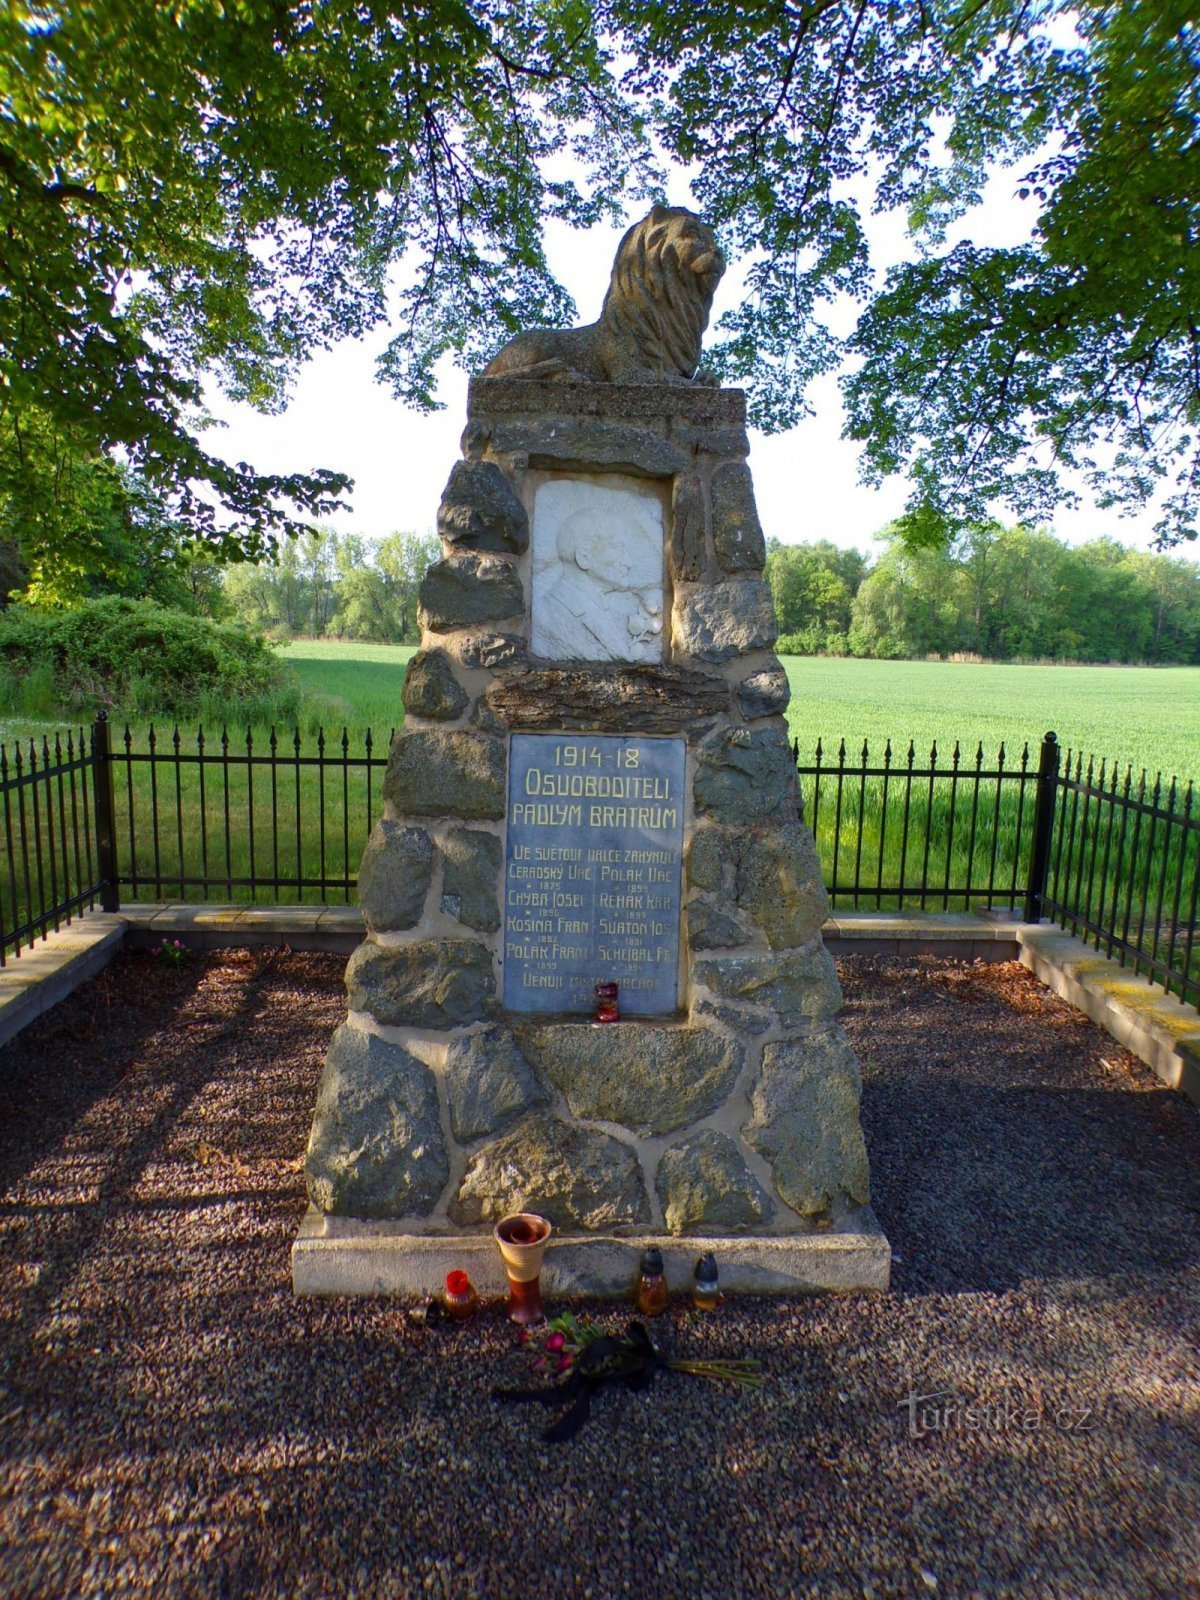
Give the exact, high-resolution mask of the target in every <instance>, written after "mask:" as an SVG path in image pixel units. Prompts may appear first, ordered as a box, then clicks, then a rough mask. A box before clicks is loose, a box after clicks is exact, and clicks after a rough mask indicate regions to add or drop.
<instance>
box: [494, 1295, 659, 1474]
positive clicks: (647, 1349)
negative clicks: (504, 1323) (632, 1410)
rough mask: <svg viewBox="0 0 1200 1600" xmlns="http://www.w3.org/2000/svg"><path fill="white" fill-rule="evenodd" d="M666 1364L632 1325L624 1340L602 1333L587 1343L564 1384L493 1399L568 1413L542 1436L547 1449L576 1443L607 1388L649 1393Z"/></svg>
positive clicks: (498, 1393) (505, 1392) (502, 1392)
mask: <svg viewBox="0 0 1200 1600" xmlns="http://www.w3.org/2000/svg"><path fill="white" fill-rule="evenodd" d="M666 1365H667V1364H666V1362H665V1361H664V1360H663V1358H662V1357H661V1356H660V1355H659V1353H658V1351H657V1350H656V1349H655V1348H654V1345H653V1343H652V1342H651V1339H650V1335H649V1334H648V1333H647V1332H646V1329H645V1328H644V1327H643V1325H642V1324H641V1323H640V1322H631V1323H630V1324H629V1326H628V1327H627V1328H626V1330H625V1332H624V1335H622V1336H620V1337H618V1336H617V1335H616V1334H604V1335H602V1336H601V1337H600V1338H599V1339H593V1340H592V1341H591V1343H590V1344H586V1345H585V1346H584V1347H583V1349H582V1350H581V1351H580V1352H579V1354H578V1356H576V1358H575V1363H574V1365H573V1366H572V1368H571V1370H570V1372H569V1373H568V1374H567V1376H566V1377H565V1378H564V1379H563V1380H562V1382H561V1383H554V1384H550V1385H549V1386H546V1385H541V1386H540V1387H538V1388H536V1389H506V1388H497V1389H493V1390H492V1398H493V1399H494V1400H504V1401H509V1402H511V1403H513V1404H516V1405H522V1404H533V1405H542V1406H558V1405H562V1404H563V1402H564V1401H565V1402H567V1409H566V1410H565V1411H564V1412H563V1414H562V1416H561V1417H559V1418H558V1420H557V1421H556V1422H552V1423H551V1424H550V1426H549V1427H548V1428H546V1429H545V1430H544V1432H543V1433H542V1438H543V1439H544V1440H545V1442H546V1443H547V1444H563V1443H564V1442H565V1441H566V1440H568V1439H573V1438H574V1437H575V1435H576V1434H577V1433H578V1432H579V1430H580V1428H582V1427H583V1425H584V1423H585V1422H586V1421H587V1420H588V1418H589V1417H590V1416H591V1414H592V1395H593V1394H594V1393H595V1392H596V1390H598V1389H600V1388H602V1387H603V1385H604V1384H606V1383H623V1384H624V1385H625V1387H626V1388H627V1389H647V1388H649V1386H650V1385H651V1384H652V1383H653V1382H654V1380H655V1378H656V1377H657V1376H658V1374H659V1373H660V1372H662V1371H665V1369H666Z"/></svg>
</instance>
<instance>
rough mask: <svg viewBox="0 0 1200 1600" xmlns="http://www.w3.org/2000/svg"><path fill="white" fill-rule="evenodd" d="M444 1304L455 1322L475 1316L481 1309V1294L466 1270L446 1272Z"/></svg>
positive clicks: (448, 1314)
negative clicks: (478, 1293)
mask: <svg viewBox="0 0 1200 1600" xmlns="http://www.w3.org/2000/svg"><path fill="white" fill-rule="evenodd" d="M442 1304H443V1306H445V1308H446V1315H447V1316H448V1317H452V1318H453V1319H454V1321H455V1322H465V1321H466V1319H467V1318H468V1317H471V1316H474V1314H475V1312H476V1311H477V1310H478V1309H479V1296H478V1295H477V1294H476V1292H475V1286H474V1284H473V1283H472V1282H471V1280H470V1278H469V1277H468V1276H467V1274H466V1273H465V1272H448V1273H447V1274H446V1288H445V1292H444V1293H443V1295H442Z"/></svg>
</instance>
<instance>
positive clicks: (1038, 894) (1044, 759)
mask: <svg viewBox="0 0 1200 1600" xmlns="http://www.w3.org/2000/svg"><path fill="white" fill-rule="evenodd" d="M1058 758H1059V748H1058V735H1057V734H1056V733H1048V734H1047V735H1046V737H1045V738H1044V739H1043V740H1042V755H1041V760H1040V761H1039V762H1038V775H1037V791H1036V793H1035V796H1034V808H1033V845H1032V847H1031V849H1030V851H1029V882H1028V884H1027V885H1026V889H1025V921H1026V922H1040V921H1041V917H1042V896H1043V895H1044V894H1045V892H1046V873H1047V872H1048V870H1049V867H1050V835H1051V832H1052V830H1053V827H1054V802H1055V798H1056V795H1057V788H1058Z"/></svg>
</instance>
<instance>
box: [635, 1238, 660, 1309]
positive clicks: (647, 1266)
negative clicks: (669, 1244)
mask: <svg viewBox="0 0 1200 1600" xmlns="http://www.w3.org/2000/svg"><path fill="white" fill-rule="evenodd" d="M637 1308H638V1310H639V1311H640V1312H641V1313H642V1315H643V1316H644V1317H658V1316H661V1315H662V1313H663V1312H664V1311H665V1310H666V1309H667V1279H666V1274H665V1273H664V1272H663V1258H662V1251H661V1250H655V1249H650V1250H647V1251H646V1253H645V1255H644V1256H643V1257H642V1264H641V1266H640V1268H639V1269H638V1279H637Z"/></svg>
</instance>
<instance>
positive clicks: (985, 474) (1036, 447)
mask: <svg viewBox="0 0 1200 1600" xmlns="http://www.w3.org/2000/svg"><path fill="white" fill-rule="evenodd" d="M1198 38H1200V35H1198V30H1197V26H1196V21H1195V17H1194V7H1193V6H1189V5H1187V4H1182V3H1179V0H1120V3H1111V4H1105V3H1100V0H1072V3H1068V0H1039V3H1038V4H1032V5H1031V4H1029V3H1027V0H924V3H922V4H916V5H914V4H909V3H908V0H740V3H739V4H738V5H736V6H729V5H727V4H725V3H724V0H722V3H719V4H718V3H715V0H594V3H589V0H511V3H510V0H413V3H411V4H404V5H396V4H394V3H387V4H385V3H383V0H305V3H302V4H291V5H287V4H279V3H277V0H171V3H168V4H164V5H143V6H134V7H131V6H129V5H128V4H126V3H125V0H72V3H71V4H70V5H69V6H68V5H65V4H62V3H61V0H59V3H58V4H55V3H39V4H22V3H17V0H0V179H2V182H3V188H2V191H0V209H2V218H0V220H2V221H3V231H2V232H0V364H2V365H0V379H2V387H0V494H3V495H4V496H5V497H6V498H7V499H8V500H9V502H10V503H11V504H12V505H14V506H15V507H16V508H17V509H16V515H15V520H16V521H17V522H18V523H21V522H22V521H23V520H24V522H26V523H28V522H29V521H30V519H37V518H42V519H43V520H44V519H45V517H46V510H45V507H46V502H47V497H49V498H51V499H53V498H54V497H55V496H56V495H59V494H61V493H62V492H63V489H62V484H61V480H60V479H57V478H56V477H55V473H54V463H55V461H58V460H61V459H63V457H64V455H65V454H66V453H68V452H69V453H70V454H72V455H73V457H74V458H75V459H77V460H80V461H83V462H94V461H96V460H98V459H101V458H103V459H108V458H111V457H113V456H114V455H116V456H117V457H118V458H120V459H122V460H123V461H124V462H125V464H126V465H128V466H129V467H131V468H133V469H135V470H136V471H137V473H138V474H139V476H140V478H141V479H142V480H143V481H144V482H145V483H146V485H147V486H148V488H149V489H150V491H151V492H153V493H154V494H156V495H158V496H160V497H161V499H162V502H163V505H164V511H165V514H166V515H168V516H169V517H172V518H178V519H181V520H182V521H183V522H184V523H185V524H186V525H187V526H188V527H189V529H190V530H191V531H192V532H193V533H194V534H196V535H197V536H199V537H201V538H203V539H205V540H206V541H207V542H208V543H209V544H210V545H211V546H213V547H214V548H215V549H216V550H217V551H218V552H220V553H223V554H226V555H230V554H247V555H251V556H255V555H257V554H260V553H262V552H263V551H265V550H267V549H269V548H270V547H271V546H272V545H273V544H274V542H275V541H276V539H277V538H278V536H279V534H281V533H283V532H294V531H296V530H297V528H299V527H301V526H308V525H311V524H312V523H313V522H314V521H315V520H316V519H319V518H320V517H322V516H324V515H325V514H327V512H328V511H329V510H330V509H331V508H332V507H333V506H334V504H335V503H336V502H337V501H338V499H339V497H340V496H341V495H342V493H343V492H344V490H345V488H346V484H345V480H344V479H342V478H341V477H340V476H339V475H338V474H337V473H335V472H331V471H328V470H322V469H320V468H316V467H314V468H313V469H312V470H311V471H309V472H306V473H299V474H293V475H282V476H276V475H270V474H264V473H260V472H257V471H255V470H254V469H252V468H251V467H249V466H246V465H244V464H237V463H229V462H226V461H225V460H224V459H223V458H222V457H221V455H220V454H219V450H218V444H219V440H218V441H217V443H216V444H212V445H210V439H211V438H212V436H211V435H206V433H205V431H204V427H203V422H204V417H203V406H202V402H203V383H204V382H205V381H212V382H215V383H218V384H220V385H221V386H222V387H223V388H224V389H225V391H226V392H228V393H230V394H232V395H234V396H237V397H240V398H243V399H245V400H248V401H250V402H252V403H253V404H255V405H258V406H260V407H264V408H268V409H269V408H277V407H280V406H282V405H283V404H284V402H285V399H286V395H287V390H288V385H289V382H290V381H291V379H292V378H293V376H294V374H295V372H296V370H297V367H298V365H299V364H300V363H301V362H302V361H303V360H304V358H305V357H306V356H307V355H308V354H310V353H311V352H312V351H313V350H314V349H316V348H319V347H321V346H323V345H327V344H329V343H331V342H333V341H334V340H336V339H339V338H342V337H345V336H348V335H357V334H362V333H364V332H366V331H367V330H369V329H370V328H372V327H374V326H376V325H378V324H380V323H382V322H383V321H384V320H385V319H389V318H390V319H391V320H392V326H393V329H394V332H393V336H392V338H391V342H390V343H389V345H388V347H387V350H386V352H385V354H384V355H383V357H382V360H381V373H382V376H383V377H384V378H385V380H386V381H387V382H389V383H390V384H391V385H392V387H393V389H394V390H395V392H396V393H397V394H398V395H399V396H401V397H403V398H404V399H406V400H408V401H410V402H411V403H413V404H415V405H418V406H424V407H429V406H431V405H432V404H433V403H434V392H435V378H436V367H437V364H438V362H439V361H440V360H441V358H442V357H443V356H445V355H447V354H451V355H452V356H453V357H454V358H455V359H457V360H458V361H459V362H460V363H461V364H463V365H464V366H467V367H469V368H475V367H477V366H478V365H479V364H480V363H481V362H483V361H484V360H485V359H486V358H487V357H488V356H489V355H490V354H491V353H492V351H494V349H495V348H496V347H497V345H498V344H499V343H500V342H501V341H502V340H503V339H505V338H506V337H508V336H509V335H510V334H511V333H512V332H513V331H514V330H516V329H517V328H519V327H521V326H524V325H531V324H534V323H537V322H545V323H556V322H561V321H564V320H567V319H569V318H570V317H571V316H572V315H573V310H574V308H573V307H572V305H571V304H570V301H569V298H568V297H567V296H566V294H565V293H564V291H563V290H562V288H561V287H560V286H559V285H558V284H557V283H556V282H555V281H554V279H553V276H552V274H551V273H550V271H549V269H548V266H547V263H546V258H545V254H544V248H543V229H544V225H545V223H546V221H547V220H549V219H560V220H565V221H567V222H569V223H571V224H575V225H578V226H587V225H590V224H592V223H594V222H596V221H597V220H600V219H604V218H614V219H615V218H616V217H617V216H618V215H619V214H620V212H621V210H622V208H630V209H632V208H633V207H634V206H636V205H640V204H641V203H644V202H645V201H646V200H647V199H648V198H650V197H659V196H662V197H667V190H668V188H669V187H670V188H673V193H672V194H671V195H670V198H673V199H679V198H681V190H682V185H683V182H684V177H686V179H687V181H689V182H690V184H691V188H692V191H693V193H694V195H695V200H696V203H697V204H698V206H699V207H700V208H701V209H702V210H703V211H704V212H705V213H706V215H707V216H708V218H709V220H710V221H711V222H713V223H714V225H715V226H716V227H717V229H718V232H719V235H720V237H721V239H722V242H723V244H724V246H725V249H726V251H727V253H728V255H729V256H730V257H731V259H733V260H734V261H737V260H738V259H739V258H742V259H743V264H744V290H743V292H742V294H741V298H740V303H739V304H737V305H735V306H733V307H732V308H731V309H728V310H726V311H725V313H724V315H723V316H722V317H721V318H720V319H719V323H718V327H717V329H716V330H715V335H714V338H713V341H712V345H711V357H710V361H711V364H712V365H713V366H714V368H715V369H716V370H717V372H718V373H719V374H720V375H721V376H722V378H724V379H726V380H728V381H737V382H745V383H746V384H747V385H748V387H749V389H750V394H751V410H752V417H753V420H754V421H755V422H756V423H758V424H759V425H761V426H763V427H765V428H768V429H775V428H782V427H786V426H788V425H790V424H792V423H793V422H795V421H796V420H797V419H798V418H799V417H800V416H801V415H803V413H804V408H805V391H806V388H807V386H808V385H809V383H810V382H811V380H812V379H813V378H814V377H815V376H817V375H819V374H821V373H825V372H829V371H832V370H834V369H835V368H836V367H837V366H838V365H839V363H840V362H841V361H842V359H843V357H844V356H845V355H846V354H847V353H849V354H850V355H851V356H852V357H853V366H852V370H851V372H850V375H849V377H848V378H847V379H846V380H845V393H846V398H847V405H848V413H849V431H850V433H851V435H852V436H853V437H854V438H856V439H858V440H860V441H861V442H862V445H863V448H864V460H865V464H866V469H867V471H868V472H869V473H870V474H874V475H881V474H886V473H892V472H901V473H906V474H907V475H908V477H909V479H910V481H911V485H912V496H911V501H910V506H909V514H908V517H907V518H906V521H905V533H906V537H907V538H908V540H909V542H910V543H917V542H920V541H921V540H922V539H925V540H937V539H944V538H945V537H946V535H947V532H948V530H950V529H952V528H955V527H958V528H961V527H963V526H965V525H967V524H969V523H971V522H973V521H979V520H981V519H982V518H983V516H984V514H985V509H986V507H987V506H988V505H989V504H990V503H991V502H993V501H1005V502H1007V503H1008V505H1009V506H1011V507H1012V508H1013V509H1015V510H1016V511H1017V512H1018V513H1020V514H1021V515H1022V516H1023V517H1025V518H1034V517H1039V518H1040V517H1046V516H1048V515H1049V514H1050V513H1051V512H1052V510H1053V508H1054V506H1055V505H1056V504H1057V503H1058V502H1059V500H1060V499H1061V497H1062V496H1063V494H1064V493H1065V490H1064V486H1063V480H1062V476H1061V474H1062V471H1063V469H1064V468H1074V469H1082V470H1083V471H1084V472H1085V473H1091V474H1093V475H1094V477H1095V481H1096V484H1097V486H1098V489H1099V491H1100V493H1101V494H1102V496H1104V497H1106V498H1107V499H1108V501H1110V502H1111V503H1112V504H1114V505H1120V506H1128V507H1133V506H1138V505H1141V504H1142V503H1144V502H1146V501H1147V500H1148V499H1150V498H1151V497H1153V496H1154V495H1156V494H1161V495H1162V496H1163V497H1164V502H1165V509H1164V511H1163V516H1162V521H1161V523H1160V529H1159V531H1160V535H1161V536H1162V537H1163V538H1164V539H1167V540H1174V539H1178V538H1182V537H1189V538H1190V537H1194V535H1195V533H1196V510H1197V500H1198V497H1200V456H1198V454H1197V449H1198V447H1197V429H1198V428H1200V333H1198V323H1197V315H1198V307H1200V267H1198V266H1197V250H1196V226H1197V210H1198V208H1200V146H1198V144H1197V135H1196V130H1197V114H1198V112H1200V87H1198V85H1200V71H1198V68H1200V42H1198ZM997 165H1000V166H1009V167H1011V168H1012V169H1013V184H1014V188H1019V189H1020V191H1021V192H1022V193H1023V194H1024V196H1025V205H1026V206H1027V209H1028V216H1029V224H1030V227H1029V236H1028V238H1027V239H1026V240H1024V241H1021V242H1019V243H1017V244H1015V245H1012V246H1010V247H1006V248H985V247H984V246H982V245H976V244H974V243H972V242H970V241H969V240H967V239H964V238H960V237H957V235H956V234H955V233H954V232H953V231H952V230H953V228H954V227H955V226H956V225H958V224H959V221H960V219H961V218H962V217H964V216H965V215H967V214H968V213H969V212H970V210H971V208H972V207H973V205H974V204H975V203H976V201H977V200H978V198H979V194H980V191H981V187H982V184H983V182H984V178H985V176H986V174H987V173H988V172H989V171H990V170H994V168H995V167H996V166H997ZM672 173H674V174H675V175H674V176H673V177H672ZM869 208H877V209H889V208H901V209H902V210H903V211H904V212H905V213H906V214H907V217H908V219H909V223H910V226H911V229H912V238H913V249H912V256H911V259H909V260H907V261H905V262H904V263H903V264H901V265H900V266H898V267H895V268H893V269H892V270H891V272H890V273H889V274H888V277H887V279H886V281H885V282H884V283H883V284H882V285H880V284H878V283H876V282H875V280H874V278H873V275H872V264H871V261H870V255H869V250H868V242H867V234H866V230H865V228H864V217H865V214H866V212H867V210H868V209H869ZM729 281H731V282H732V281H734V279H733V278H731V279H730V280H729ZM390 291H391V294H390ZM844 294H849V295H852V296H855V297H857V298H858V299H859V301H860V302H861V315H860V317H859V320H858V325H857V328H856V330H855V331H854V333H853V335H852V336H851V337H850V339H849V340H848V341H846V340H842V339H840V338H839V337H837V336H836V335H835V333H834V331H833V330H832V327H831V325H830V320H829V316H828V312H829V308H830V306H831V304H832V303H833V302H834V301H835V300H836V299H837V298H838V297H840V296H842V295H844ZM397 295H398V298H396V296H397ZM77 481H78V480H77ZM10 520H12V519H10ZM76 525H77V523H76V521H72V519H71V518H66V519H62V520H60V524H59V525H58V529H57V532H56V533H55V535H54V540H55V542H56V548H57V547H58V546H59V545H64V544H65V545H68V546H69V545H70V541H71V537H72V535H71V528H72V527H74V526H76Z"/></svg>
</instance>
